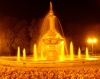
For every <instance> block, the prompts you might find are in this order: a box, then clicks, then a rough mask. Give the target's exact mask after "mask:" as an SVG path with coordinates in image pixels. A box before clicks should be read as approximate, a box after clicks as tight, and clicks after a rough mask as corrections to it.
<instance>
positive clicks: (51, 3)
mask: <svg viewBox="0 0 100 79" xmlns="http://www.w3.org/2000/svg"><path fill="white" fill-rule="evenodd" d="M50 11H52V2H50Z"/></svg>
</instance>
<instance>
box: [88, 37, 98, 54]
mask: <svg viewBox="0 0 100 79" xmlns="http://www.w3.org/2000/svg"><path fill="white" fill-rule="evenodd" d="M96 42H97V39H96V38H93V39H91V38H89V39H88V43H92V54H93V44H94V43H96Z"/></svg>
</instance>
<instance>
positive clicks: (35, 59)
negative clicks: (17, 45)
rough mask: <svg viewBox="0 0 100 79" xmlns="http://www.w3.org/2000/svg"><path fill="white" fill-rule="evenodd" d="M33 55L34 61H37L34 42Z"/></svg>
mask: <svg viewBox="0 0 100 79" xmlns="http://www.w3.org/2000/svg"><path fill="white" fill-rule="evenodd" d="M33 57H34V61H37V50H36V44H34V51H33Z"/></svg>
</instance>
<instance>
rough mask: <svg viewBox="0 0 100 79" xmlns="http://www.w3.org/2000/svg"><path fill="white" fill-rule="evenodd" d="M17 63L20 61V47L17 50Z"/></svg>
mask: <svg viewBox="0 0 100 79" xmlns="http://www.w3.org/2000/svg"><path fill="white" fill-rule="evenodd" d="M17 61H20V47H18V50H17Z"/></svg>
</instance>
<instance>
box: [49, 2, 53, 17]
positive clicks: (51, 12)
mask: <svg viewBox="0 0 100 79" xmlns="http://www.w3.org/2000/svg"><path fill="white" fill-rule="evenodd" d="M49 13H50V15H53V10H52V2H50V12H49Z"/></svg>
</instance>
